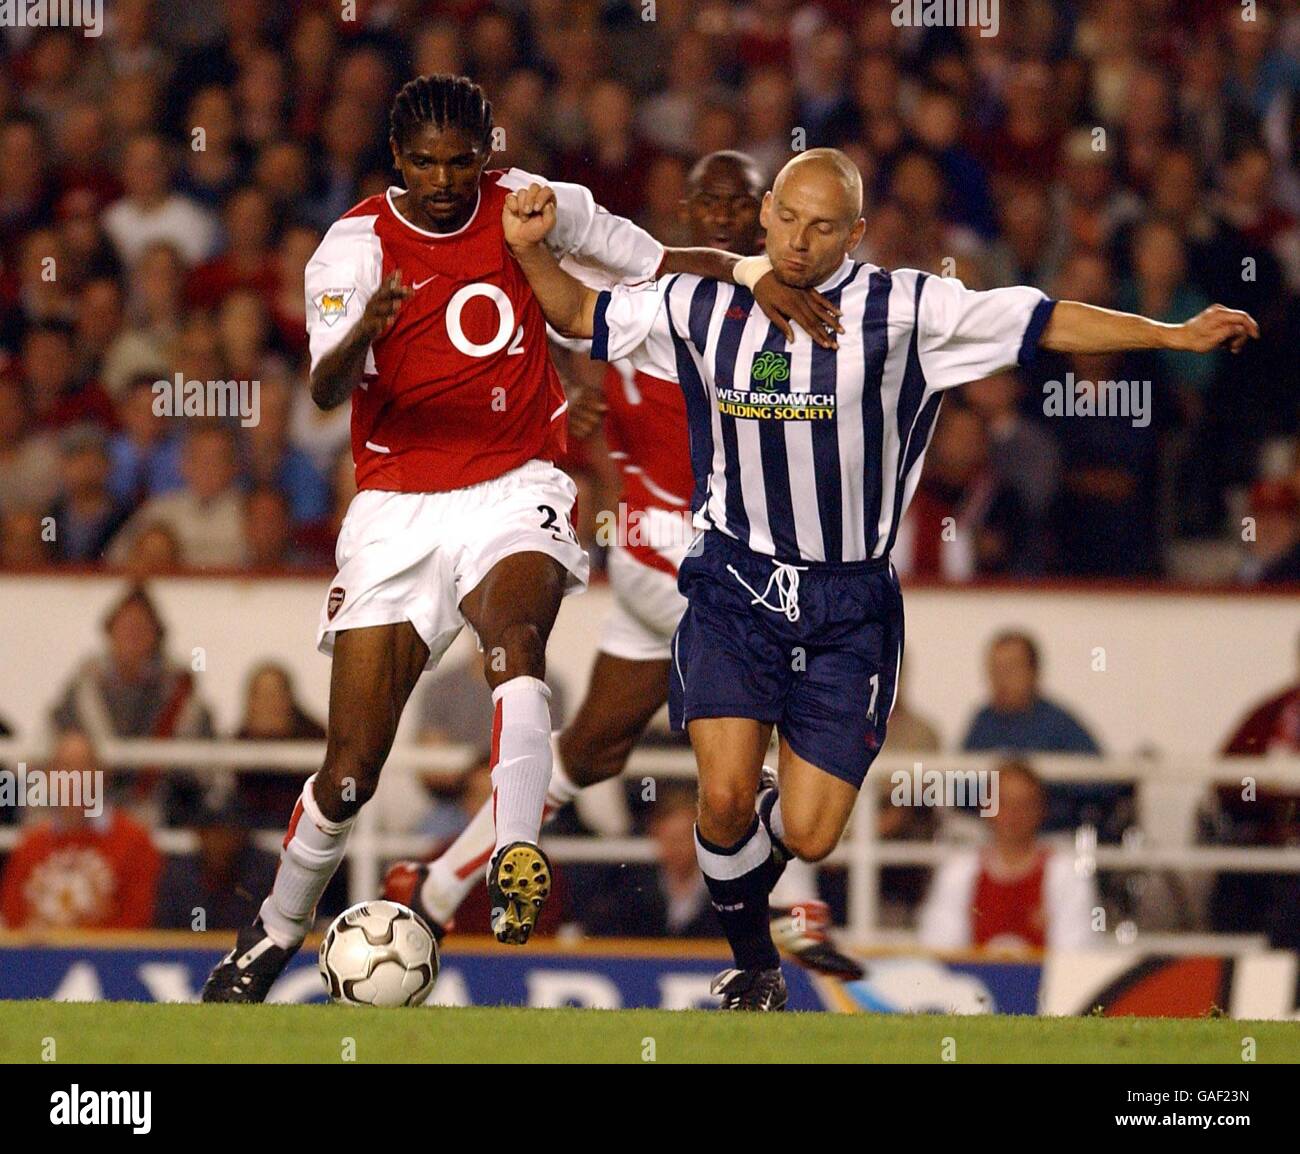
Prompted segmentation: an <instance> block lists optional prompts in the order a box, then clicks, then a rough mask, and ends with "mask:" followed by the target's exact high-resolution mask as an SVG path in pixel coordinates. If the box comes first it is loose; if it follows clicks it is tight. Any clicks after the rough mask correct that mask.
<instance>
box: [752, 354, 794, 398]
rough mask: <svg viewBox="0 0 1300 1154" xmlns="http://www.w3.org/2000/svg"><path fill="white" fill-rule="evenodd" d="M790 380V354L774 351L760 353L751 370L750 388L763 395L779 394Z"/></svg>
mask: <svg viewBox="0 0 1300 1154" xmlns="http://www.w3.org/2000/svg"><path fill="white" fill-rule="evenodd" d="M789 379H790V354H789V353H779V352H775V351H774V350H772V349H767V350H765V351H764V352H761V353H759V354H758V356H756V357H755V358H754V363H753V366H752V367H751V368H750V370H749V387H750V388H751V389H753V390H755V391H757V392H761V393H775V392H779V391H780V389H781V386H782V385H783V384H784V383H785V382H786V381H788V380H789Z"/></svg>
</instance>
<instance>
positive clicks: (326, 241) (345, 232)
mask: <svg viewBox="0 0 1300 1154" xmlns="http://www.w3.org/2000/svg"><path fill="white" fill-rule="evenodd" d="M385 204H386V202H385V198H384V196H382V195H378V196H368V197H366V199H365V200H363V201H360V202H359V203H357V204H355V205H353V206H352V207H351V208H350V209H348V211H347V212H345V213H344V214H343V215H342V216H341V217H339V218H338V220H336V221H335V222H334V223H333V224H332V225H330V226H329V228H327V229H326V230H325V235H324V236H323V237H321V242H320V244H319V245H317V247H316V253H315V256H314V257H313V258H312V259H313V260H315V261H321V260H327V261H328V260H343V259H346V258H347V257H348V256H349V255H350V254H354V253H355V250H356V248H357V246H358V245H361V246H366V247H370V246H373V245H377V244H378V243H379V236H378V233H376V231H375V224H376V222H377V221H378V219H379V217H380V216H381V214H382V213H383V211H384V208H385Z"/></svg>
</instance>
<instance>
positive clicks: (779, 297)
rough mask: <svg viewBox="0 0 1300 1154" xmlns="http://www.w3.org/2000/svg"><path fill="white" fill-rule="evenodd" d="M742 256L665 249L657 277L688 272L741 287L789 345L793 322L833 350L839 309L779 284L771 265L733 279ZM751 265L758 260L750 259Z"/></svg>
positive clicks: (819, 297) (809, 292)
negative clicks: (746, 289) (751, 277)
mask: <svg viewBox="0 0 1300 1154" xmlns="http://www.w3.org/2000/svg"><path fill="white" fill-rule="evenodd" d="M742 259H744V258H742V257H739V256H737V255H736V254H735V253H734V252H722V251H720V250H719V249H714V248H666V249H664V259H663V263H662V264H660V266H659V275H660V276H665V275H667V274H670V273H678V272H681V273H690V274H691V275H693V276H698V277H704V278H706V279H707V280H724V281H730V282H732V283H736V284H743V285H745V287H746V288H748V289H749V290H750V291H751V292H752V293H753V294H754V303H755V304H756V305H758V307H759V308H760V309H762V310H763V315H764V316H765V317H767V319H768V320H769V321H771V322H772V323H773V324H774V325H776V327H777V328H778V329H779V330H780V331H781V335H782V336H783V337H785V339H786V340H787V341H789V342H790V343H791V344H793V343H794V329H793V328H791V326H790V322H791V321H794V322H795V324H797V325H798V326H799V327H800V328H801V329H803V331H804V332H806V333H807V334H808V335H809V336H810V337H812V339H813V340H815V341H816V342H817V343H818V344H819V345H821V346H822V347H823V348H827V349H833V348H836V347H837V344H836V340H835V334H836V333H842V332H843V331H844V326H843V325H842V324H840V310H839V309H837V308H836V307H835V306H834V305H833V304H831V302H830V301H828V300H827V299H826V298H825V297H824V296H822V294H821V293H819V292H817V291H816V290H815V289H798V288H792V287H791V286H790V285H787V284H782V283H781V281H779V280H777V279H776V276H775V275H774V274H773V273H772V265H771V264H770V263H768V264H767V265H766V271H764V270H763V268H762V266H761V265H759V266H757V270H756V272H757V275H756V279H754V280H752V281H751V280H750V279H749V278H747V277H745V276H743V275H742V276H740V277H737V276H736V266H737V265H738V264H740V262H741V260H742ZM752 259H753V260H754V261H755V262H757V261H759V260H761V259H762V258H759V257H754V258H752Z"/></svg>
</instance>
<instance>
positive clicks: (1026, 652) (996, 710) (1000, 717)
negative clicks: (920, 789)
mask: <svg viewBox="0 0 1300 1154" xmlns="http://www.w3.org/2000/svg"><path fill="white" fill-rule="evenodd" d="M985 672H986V673H987V674H988V681H989V693H990V701H989V704H988V705H985V706H984V707H983V708H981V709H980V710H979V711H978V712H977V713H976V714H975V716H974V717H973V718H971V722H970V726H969V728H968V729H967V730H966V737H965V738H964V739H963V741H962V749H964V750H967V751H976V750H998V749H1004V750H1017V751H1024V752H1026V753H1093V754H1097V753H1100V752H1101V750H1100V749H1099V748H1098V746H1097V743H1096V742H1095V741H1094V740H1093V738H1092V735H1091V734H1090V733H1089V732H1088V731H1087V730H1086V729H1085V728H1084V727H1083V726H1082V725H1081V724H1080V723H1079V722H1078V721H1076V720H1075V719H1074V717H1073V716H1072V715H1071V714H1070V713H1069V712H1068V711H1066V710H1065V709H1063V708H1062V707H1061V706H1059V705H1057V704H1056V703H1055V702H1052V701H1049V700H1047V698H1045V697H1043V696H1042V694H1041V692H1040V691H1039V687H1038V677H1039V655H1038V644H1037V642H1035V641H1034V639H1033V638H1032V637H1030V636H1029V634H1027V633H1020V632H1016V631H1012V630H1009V631H1007V632H1004V633H999V634H998V635H997V636H996V637H994V638H993V640H992V641H991V642H990V643H989V648H988V661H987V664H986V666H985Z"/></svg>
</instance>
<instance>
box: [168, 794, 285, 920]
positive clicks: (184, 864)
mask: <svg viewBox="0 0 1300 1154" xmlns="http://www.w3.org/2000/svg"><path fill="white" fill-rule="evenodd" d="M300 788H301V783H300ZM177 816H178V818H179V823H180V824H182V825H186V826H189V827H192V828H193V830H194V833H195V835H196V836H197V838H198V842H199V848H198V852H197V853H193V854H175V855H173V856H171V857H169V858H168V859H167V862H166V865H165V866H164V867H163V870H162V876H161V878H160V879H159V882H158V902H157V911H156V913H155V915H154V921H153V924H154V926H156V927H157V928H158V929H172V930H234V929H238V928H239V927H240V926H244V925H247V924H248V923H249V922H250V921H252V919H253V918H254V917H255V916H256V915H257V908H258V906H259V905H260V904H261V901H262V897H263V896H264V895H265V894H267V893H268V892H270V887H271V884H272V883H273V882H274V881H275V871H276V869H277V868H278V866H279V859H278V858H277V857H276V855H275V854H272V853H267V852H266V851H265V850H262V849H258V848H257V846H256V845H254V843H253V839H252V836H251V830H252V826H253V821H252V815H251V814H249V812H248V811H247V810H246V809H245V808H244V806H243V805H242V804H240V800H239V798H238V797H237V796H232V797H230V798H228V799H227V800H225V801H224V802H213V801H212V800H210V799H208V798H206V797H204V798H202V799H201V800H200V801H199V802H198V804H196V805H194V806H193V807H192V808H191V810H190V811H188V812H183V813H181V814H178V815H177Z"/></svg>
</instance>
